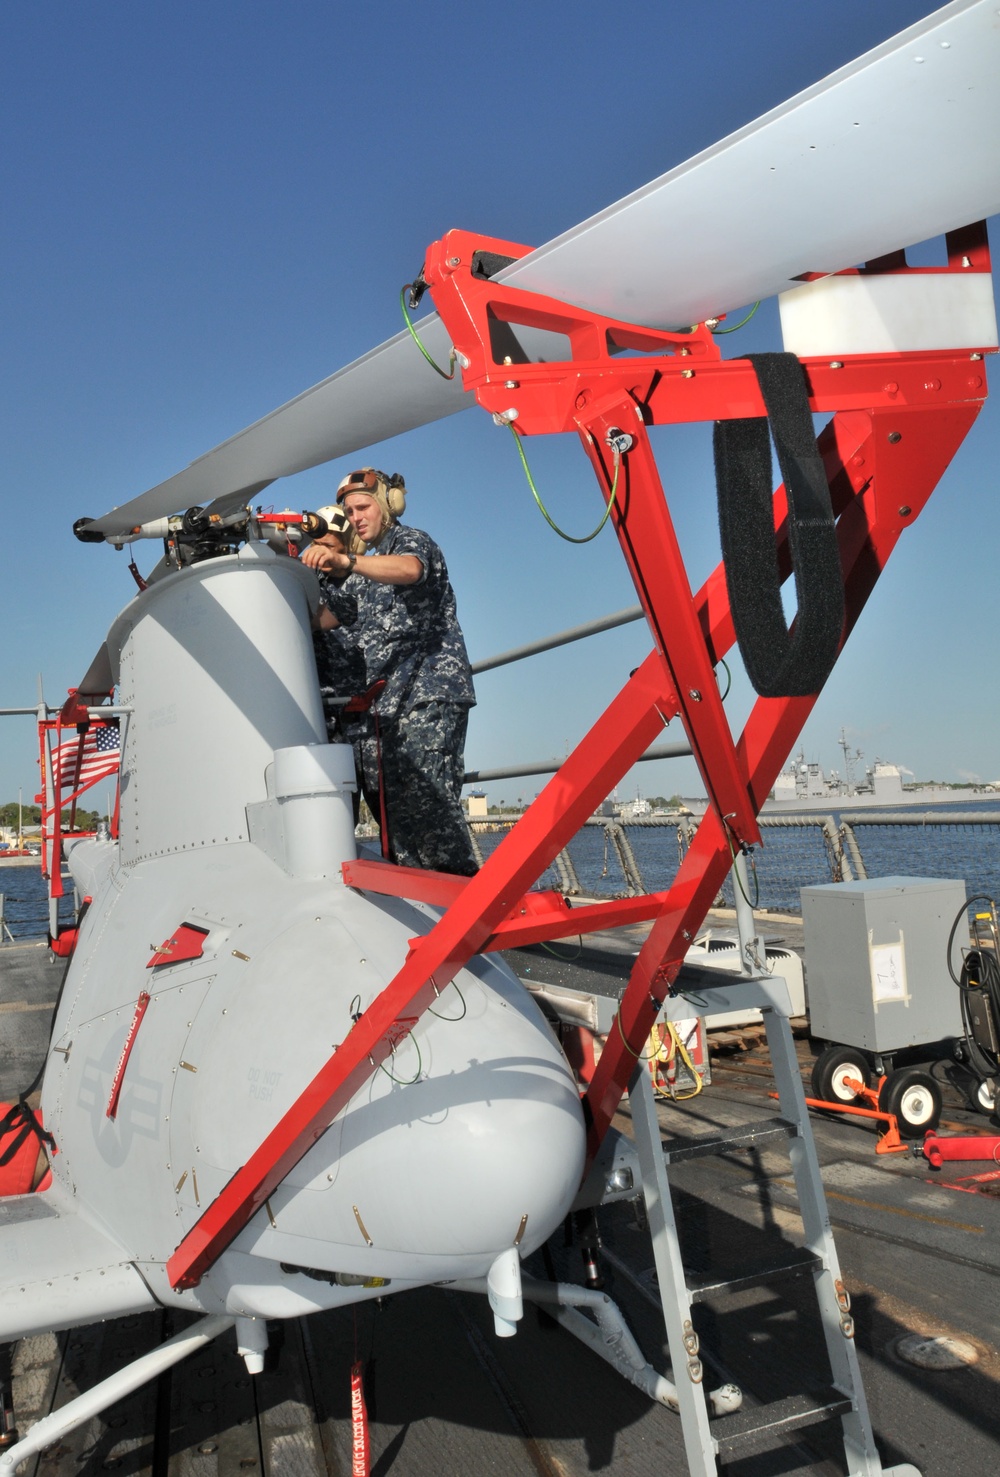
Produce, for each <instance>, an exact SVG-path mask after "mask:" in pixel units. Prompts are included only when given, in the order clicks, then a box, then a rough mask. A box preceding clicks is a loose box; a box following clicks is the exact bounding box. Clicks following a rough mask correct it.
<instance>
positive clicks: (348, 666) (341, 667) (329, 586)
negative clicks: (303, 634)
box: [313, 574, 367, 744]
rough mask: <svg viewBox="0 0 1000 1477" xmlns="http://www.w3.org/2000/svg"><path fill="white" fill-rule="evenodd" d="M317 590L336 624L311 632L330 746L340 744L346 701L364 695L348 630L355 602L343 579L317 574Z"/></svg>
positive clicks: (360, 662)
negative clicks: (318, 587) (320, 591)
mask: <svg viewBox="0 0 1000 1477" xmlns="http://www.w3.org/2000/svg"><path fill="white" fill-rule="evenodd" d="M319 583H320V589H321V590H322V592H323V599H324V600H325V601H326V604H327V607H328V609H329V610H330V611H332V613H333V614H334V615H335V616H336V617H337V619H338V621H340V626H339V627H335V628H334V629H332V630H329V631H313V654H314V655H315V657H316V672H317V675H318V676H319V693H320V697H321V698H322V700H323V717H324V718H325V719H326V736H327V739H328V740H329V742H330V743H331V744H342V743H343V742H344V738H345V732H344V725H343V722H342V719H341V714H342V712H343V705H344V702H345V700H346V699H348V698H352V697H355V696H356V695H357V694H358V693H359V692H364V690H365V687H366V686H367V683H366V682H365V661H364V657H363V656H362V655H361V650H360V648H359V647H358V644H357V641H356V640H355V638H354V634H353V630H352V628H353V627H354V625H355V624H356V622H357V619H358V602H357V600H356V599H355V597H354V596H353V595H352V594H351V593H350V591H347V590H345V589H344V581H343V580H333V579H331V578H330V577H329V575H324V574H320V576H319Z"/></svg>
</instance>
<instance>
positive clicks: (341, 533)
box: [316, 503, 353, 544]
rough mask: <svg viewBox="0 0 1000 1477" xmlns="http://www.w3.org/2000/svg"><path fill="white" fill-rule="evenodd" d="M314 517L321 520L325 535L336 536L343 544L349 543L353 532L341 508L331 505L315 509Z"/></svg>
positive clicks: (334, 504)
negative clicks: (325, 531)
mask: <svg viewBox="0 0 1000 1477" xmlns="http://www.w3.org/2000/svg"><path fill="white" fill-rule="evenodd" d="M316 517H317V518H322V519H323V521H324V523H325V524H326V530H327V533H334V534H336V535H337V537H338V538H342V539H343V540H344V543H345V544H348V543H350V541H351V534H352V532H353V530H352V528H351V524H350V520H349V518H348V516H347V514H346V513H345V512H344V510H343V508H339V507H337V505H336V503H331V504H330V505H329V506H328V507H325V508H317V509H316Z"/></svg>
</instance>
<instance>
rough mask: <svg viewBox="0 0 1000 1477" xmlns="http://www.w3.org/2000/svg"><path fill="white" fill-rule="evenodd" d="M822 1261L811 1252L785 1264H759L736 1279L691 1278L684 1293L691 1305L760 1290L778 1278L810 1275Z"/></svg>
mask: <svg viewBox="0 0 1000 1477" xmlns="http://www.w3.org/2000/svg"><path fill="white" fill-rule="evenodd" d="M822 1265H823V1258H822V1257H819V1256H816V1255H815V1253H813V1252H811V1251H805V1250H802V1251H797V1252H793V1253H792V1255H791V1256H790V1257H789V1258H788V1260H787V1261H785V1262H777V1263H774V1262H772V1263H769V1264H766V1263H761V1265H760V1266H758V1267H751V1268H750V1269H749V1270H748V1271H747V1272H744V1273H742V1274H741V1275H740V1276H739V1277H713V1278H709V1277H692V1278H691V1279H690V1281H689V1282H688V1293H689V1294H690V1297H691V1301H692V1303H700V1302H702V1301H703V1300H704V1299H705V1298H707V1297H711V1296H712V1294H713V1293H718V1292H742V1291H743V1290H744V1289H745V1288H748V1287H760V1286H762V1285H763V1284H765V1283H768V1282H773V1281H775V1280H777V1278H779V1277H801V1276H802V1275H803V1273H805V1272H812V1271H814V1270H815V1269H816V1268H817V1267H822Z"/></svg>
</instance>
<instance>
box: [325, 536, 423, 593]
mask: <svg viewBox="0 0 1000 1477" xmlns="http://www.w3.org/2000/svg"><path fill="white" fill-rule="evenodd" d="M302 562H303V564H305V565H307V566H308V567H309V568H310V569H321V570H322V571H323V573H324V574H334V575H341V576H342V575H347V574H352V573H353V574H360V575H361V576H362V578H364V579H368V580H371V581H372V582H373V584H376V585H415V584H417V583H418V582H419V581H420V580H422V579H423V577H424V565H423V560H421V559H418V558H417V556H416V554H366V555H364V556H363V557H362V558H361V559H357V558H356V557H355V556H354V555H352V554H338V553H337V552H336V550H334V549H326V548H324V547H323V545H322V544H310V545H309V548H308V549H306V551H305V553H304V554H303V555H302Z"/></svg>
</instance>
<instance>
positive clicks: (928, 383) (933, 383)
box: [924, 380, 941, 390]
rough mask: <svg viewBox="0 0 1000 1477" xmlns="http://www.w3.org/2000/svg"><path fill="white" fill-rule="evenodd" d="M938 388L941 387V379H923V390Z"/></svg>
mask: <svg viewBox="0 0 1000 1477" xmlns="http://www.w3.org/2000/svg"><path fill="white" fill-rule="evenodd" d="M940 388H941V381H940V380H924V389H925V390H940Z"/></svg>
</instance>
